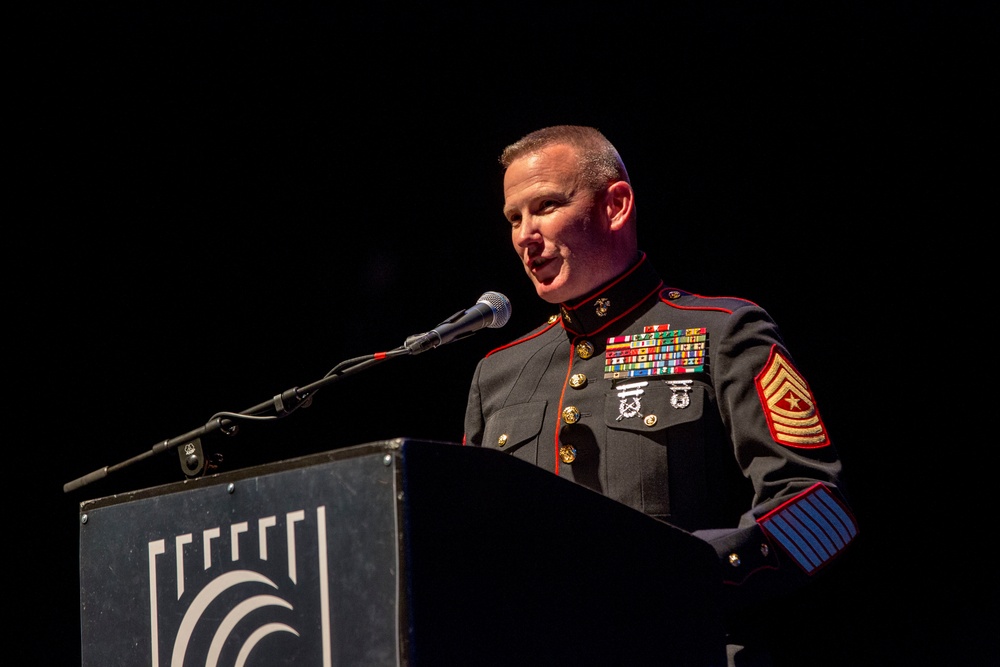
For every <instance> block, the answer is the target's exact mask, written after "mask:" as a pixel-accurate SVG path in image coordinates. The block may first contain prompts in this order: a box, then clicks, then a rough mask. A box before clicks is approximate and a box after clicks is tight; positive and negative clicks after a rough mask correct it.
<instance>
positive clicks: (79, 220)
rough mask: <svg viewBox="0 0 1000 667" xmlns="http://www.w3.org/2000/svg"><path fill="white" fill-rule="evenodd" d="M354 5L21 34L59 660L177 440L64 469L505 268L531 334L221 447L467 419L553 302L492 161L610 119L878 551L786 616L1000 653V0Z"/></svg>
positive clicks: (32, 385) (30, 535)
mask: <svg viewBox="0 0 1000 667" xmlns="http://www.w3.org/2000/svg"><path fill="white" fill-rule="evenodd" d="M362 4H364V5H365V6H364V7H361V6H357V7H355V6H346V5H345V6H342V7H340V8H334V5H333V3H330V4H329V6H327V5H321V4H320V3H226V4H225V5H219V6H205V5H201V4H194V3H179V4H175V3H159V4H154V5H151V4H149V3H141V4H136V3H118V2H110V3H106V2H105V3H82V2H78V3H66V4H65V5H63V6H56V7H52V8H49V9H47V10H46V11H44V12H42V11H39V12H38V13H37V15H36V16H34V17H33V20H32V21H31V23H30V24H29V26H30V31H28V32H27V33H26V36H27V37H28V39H26V40H25V48H24V49H23V50H22V51H21V52H20V53H19V55H18V58H17V59H16V61H15V62H14V63H13V66H14V69H16V70H17V74H16V80H15V84H16V89H15V92H16V94H15V95H14V97H13V99H14V102H8V105H9V106H14V107H15V109H16V111H17V112H18V114H17V122H16V124H15V125H14V126H13V134H14V135H15V136H16V141H17V149H18V150H17V152H16V153H15V154H14V155H15V160H14V162H15V164H14V165H13V167H14V176H13V179H12V181H11V182H12V183H13V188H12V189H13V191H14V192H13V194H14V196H15V199H17V200H23V202H22V204H21V205H20V206H18V207H17V208H16V210H19V211H20V212H19V213H16V214H15V215H14V219H13V220H8V226H9V227H11V228H13V232H14V233H13V234H12V235H11V236H10V239H11V240H10V242H9V244H8V246H7V254H8V269H9V270H12V273H11V276H10V277H9V279H8V294H9V295H10V297H12V301H13V304H12V306H13V307H12V308H10V309H9V311H8V312H9V313H11V314H12V315H13V317H10V316H9V317H8V319H7V322H8V325H7V326H8V328H9V329H11V333H12V334H13V336H14V344H13V345H11V347H10V348H9V349H10V353H9V356H10V358H12V359H13V360H14V361H13V368H14V369H15V377H16V378H17V380H16V384H15V386H14V387H12V389H13V396H11V397H9V401H10V402H9V406H10V407H11V408H13V410H12V411H13V412H14V413H15V415H16V416H17V418H18V420H19V422H20V423H19V428H18V431H17V433H18V436H17V439H16V441H15V440H14V439H10V440H9V441H11V444H12V445H14V442H16V445H14V447H16V451H17V453H18V457H17V460H18V461H19V465H18V466H16V467H13V472H14V475H13V476H14V477H16V478H17V479H18V480H19V481H20V484H21V486H20V488H23V489H26V490H24V491H19V492H18V497H19V499H20V503H18V505H19V506H20V507H21V508H22V509H26V510H27V511H26V512H24V513H19V516H23V515H24V514H26V515H27V516H28V517H29V520H28V521H25V522H23V523H19V524H17V527H16V528H15V531H13V535H12V540H11V542H13V543H16V545H17V547H16V549H17V550H19V549H21V545H24V550H23V551H17V550H16V551H15V554H16V557H17V561H18V562H19V563H22V564H28V565H29V567H28V568H27V572H28V573H29V574H28V575H27V576H25V575H22V574H21V566H18V568H16V569H15V570H9V572H10V573H11V574H12V575H13V578H14V579H15V586H19V587H21V590H20V592H19V595H18V598H17V599H18V600H19V602H22V603H23V602H25V601H27V602H28V603H29V605H28V607H27V611H26V612H21V611H20V610H19V611H18V615H23V616H24V617H25V621H26V624H25V625H26V627H25V630H24V632H25V633H26V634H25V636H24V637H23V639H22V645H24V646H28V647H36V648H33V649H32V651H36V650H37V654H36V658H37V659H33V660H31V661H30V663H31V664H38V663H39V662H44V663H45V664H64V665H72V664H75V663H76V664H78V663H79V598H78V585H79V582H78V579H77V577H78V574H77V567H78V555H79V554H78V525H77V511H78V504H79V502H81V501H83V500H87V499H91V498H96V497H101V496H105V495H111V494H115V493H121V492H125V491H130V490H135V489H141V488H146V487H148V486H152V485H157V484H163V483H168V482H173V481H177V480H179V479H181V478H182V477H181V472H180V468H179V465H178V463H177V459H176V457H175V456H174V455H173V453H169V454H166V455H158V456H155V457H151V458H148V459H146V460H144V461H141V462H139V463H137V464H135V465H133V466H130V467H128V468H126V469H124V470H121V471H118V472H117V473H115V474H113V475H111V476H110V477H108V478H106V479H104V480H101V481H99V482H96V483H94V484H92V485H90V486H87V487H85V488H83V489H81V490H78V491H75V492H73V493H70V494H65V493H63V488H62V487H63V484H65V483H66V482H69V481H71V480H73V479H76V478H77V477H79V476H81V475H84V474H86V473H89V472H91V471H93V470H95V469H97V468H100V467H102V466H105V465H115V464H117V463H120V462H122V461H125V460H128V459H130V458H132V457H134V456H137V455H139V454H141V453H143V452H144V451H146V450H148V449H149V448H150V447H152V446H153V445H154V444H155V443H157V442H160V441H162V440H165V439H167V438H172V437H175V436H178V435H181V434H182V433H185V432H187V431H189V430H192V429H194V428H197V427H199V426H201V425H203V424H205V423H206V421H207V420H208V419H209V418H210V417H211V415H213V414H214V413H216V412H218V411H223V410H228V411H241V410H244V409H247V408H249V407H251V406H253V405H256V404H257V403H259V402H261V401H264V400H267V399H269V398H271V397H272V396H274V395H275V394H277V393H280V392H281V391H284V390H286V389H289V388H291V387H295V386H302V385H305V384H309V383H311V382H314V381H316V380H319V379H320V378H321V377H322V376H323V375H324V374H325V373H326V372H327V371H328V370H330V369H331V368H333V367H334V366H335V365H337V364H338V363H340V362H342V361H345V360H348V359H353V358H355V357H358V356H360V355H366V354H371V353H375V352H380V351H385V350H389V349H392V348H395V347H398V346H399V345H401V344H402V343H403V341H404V340H405V339H406V337H407V336H409V335H410V334H414V333H418V332H423V331H426V330H428V329H430V328H431V327H433V326H434V325H435V324H437V323H438V322H440V321H441V320H443V319H444V318H445V317H448V316H450V315H451V314H452V313H454V312H456V311H458V310H461V309H464V308H467V307H469V306H471V305H473V304H474V303H475V301H476V299H477V298H478V297H479V296H480V295H481V294H482V293H484V292H486V291H499V292H501V293H503V294H505V295H507V296H508V297H509V298H510V300H511V303H512V306H513V316H512V318H511V320H510V322H509V323H508V324H507V325H506V327H504V328H503V329H499V330H494V329H486V330H483V331H480V332H478V333H477V334H476V335H475V336H473V337H471V338H469V339H466V340H463V341H458V342H455V343H453V344H451V345H448V346H444V347H441V348H439V349H435V350H431V351H429V352H426V353H424V354H422V355H419V356H413V357H402V358H397V359H391V360H389V361H386V362H384V363H382V364H379V365H376V366H374V367H372V368H370V369H368V370H365V371H363V372H361V373H360V374H357V375H354V376H351V377H347V378H344V379H343V380H341V381H339V382H337V383H336V384H334V385H331V386H329V387H327V388H325V389H323V390H322V391H321V392H320V393H319V394H318V395H317V396H316V399H315V401H314V404H313V405H312V406H311V407H309V408H308V409H306V410H301V411H299V412H297V413H295V414H294V415H292V416H291V417H289V418H288V419H285V420H281V421H277V422H269V423H260V424H248V425H244V426H243V427H242V430H241V432H240V433H239V435H237V436H235V437H231V438H228V437H225V436H222V435H221V434H219V433H215V434H213V435H211V436H209V437H208V438H206V441H205V445H206V448H207V449H208V450H209V451H210V452H211V453H214V454H219V455H222V457H223V458H222V461H223V462H222V464H221V469H222V470H229V469H236V468H240V467H243V466H247V465H252V464H256V463H264V462H270V461H276V460H280V459H284V458H290V457H296V456H301V455H305V454H310V453H314V452H320V451H325V450H328V449H334V448H340V447H344V446H349V445H354V444H360V443H364V442H370V441H375V440H379V439H384V438H391V437H397V436H405V437H411V438H418V439H430V440H442V441H455V442H457V441H459V440H460V439H461V437H462V417H463V412H464V403H465V397H466V391H467V387H468V382H469V379H470V378H471V376H472V373H473V370H474V368H475V364H476V362H477V360H478V359H479V358H480V357H482V355H484V354H485V353H486V352H487V351H488V350H490V349H492V348H493V347H495V346H497V345H499V344H502V343H504V342H506V341H507V340H509V339H511V338H513V337H515V336H516V335H517V334H519V333H521V332H523V331H526V330H528V329H530V328H533V327H534V326H536V325H537V324H538V323H540V322H541V321H543V319H544V318H546V317H547V316H548V314H549V313H550V311H551V310H552V309H551V307H549V306H547V305H545V304H543V303H541V302H540V301H539V300H538V299H537V298H536V297H535V295H534V293H533V291H532V290H531V289H530V287H529V284H528V281H527V279H526V278H525V277H524V276H523V274H522V272H521V270H520V268H519V266H518V263H517V260H516V257H515V255H514V253H513V251H512V250H511V248H510V245H509V239H508V230H507V225H506V223H505V221H504V219H503V217H502V215H501V214H500V209H501V205H502V193H501V171H500V167H499V164H498V163H497V155H498V154H499V152H500V150H501V149H502V147H503V146H504V145H505V144H506V143H507V142H509V141H511V140H513V139H516V138H518V137H519V136H521V135H522V134H524V133H525V132H528V131H530V130H533V129H536V128H538V127H541V126H543V125H549V124H557V123H579V124H590V125H594V126H596V127H598V128H600V129H601V130H603V131H604V132H605V133H606V134H607V135H608V137H609V138H610V139H611V140H612V141H613V142H615V143H616V145H617V146H618V147H619V149H620V151H621V153H622V155H623V157H624V159H625V161H626V163H627V165H628V166H629V169H630V172H631V176H632V179H633V183H634V186H635V189H636V192H637V195H638V209H639V221H640V229H641V231H640V238H641V245H642V247H643V248H644V249H646V250H647V251H648V252H649V253H650V255H651V256H652V257H653V258H654V263H655V265H656V266H657V268H658V269H659V270H660V272H661V273H662V274H663V275H664V276H665V277H666V279H667V280H668V282H670V283H671V284H673V285H675V286H678V287H682V288H685V289H689V290H692V291H696V292H700V293H703V294H717V295H739V296H743V297H746V298H749V299H752V300H754V301H756V302H757V303H759V304H761V305H762V306H764V307H765V308H767V309H768V310H769V311H770V312H771V313H772V315H773V316H774V317H775V318H776V319H777V320H778V322H779V323H780V324H781V325H782V326H783V328H784V332H785V337H786V339H787V342H788V344H789V346H790V348H791V350H792V351H793V354H794V355H795V358H796V362H797V365H798V366H799V368H800V370H802V371H803V373H804V374H805V375H806V377H807V378H808V379H809V380H810V382H811V384H812V385H813V389H814V391H815V393H816V395H817V397H818V400H819V405H820V409H821V411H822V414H823V416H824V419H825V421H826V422H827V424H828V426H829V429H830V432H831V434H832V435H833V437H834V440H835V443H836V445H837V446H838V448H839V450H840V452H841V454H842V457H843V459H844V461H845V464H846V466H847V473H848V474H847V479H848V484H849V487H848V490H849V492H850V493H851V494H852V498H853V500H854V503H855V508H856V510H857V513H858V517H859V521H860V525H861V534H862V537H861V538H860V540H859V542H858V544H857V548H856V549H854V550H853V552H852V553H850V555H849V556H848V559H847V561H846V563H845V567H844V568H843V569H842V571H841V573H838V574H837V575H836V576H835V577H834V578H832V579H831V580H829V581H826V582H824V583H823V584H821V585H820V587H819V589H818V593H817V596H816V598H815V599H812V600H810V599H801V600H797V601H796V603H797V604H796V605H795V606H789V607H780V606H776V607H775V608H774V609H772V610H769V611H770V612H771V615H770V617H768V618H762V623H763V624H768V625H771V626H773V627H775V628H778V629H781V630H782V632H787V635H788V636H792V637H796V636H800V635H801V636H805V637H809V636H811V635H810V634H809V633H808V632H804V631H803V628H804V627H806V626H813V628H815V627H817V626H826V627H827V628H829V632H826V633H825V636H826V637H828V638H831V639H830V644H829V645H826V646H824V647H823V648H822V650H815V651H814V650H811V649H810V648H809V647H808V646H798V645H797V643H803V644H804V643H805V642H804V641H803V642H796V641H794V640H792V641H791V642H790V644H791V645H792V647H793V648H794V650H795V651H803V652H805V654H808V655H809V656H810V659H811V660H813V662H811V663H810V664H831V665H832V664H838V665H839V664H842V665H880V666H881V665H922V664H926V665H939V664H956V665H957V664H963V665H964V664H970V665H973V664H982V662H980V661H979V658H980V657H981V656H984V655H988V654H992V653H993V652H994V649H995V648H996V645H995V644H996V641H995V638H994V637H995V634H994V633H993V630H994V629H995V627H996V621H997V613H996V612H997V610H996V578H995V575H993V574H989V573H991V572H992V571H993V570H992V568H991V567H990V561H989V552H990V550H991V549H992V544H989V545H987V544H984V543H982V542H981V541H982V540H983V536H985V535H988V534H989V533H990V531H991V528H992V523H989V524H986V519H987V515H986V513H985V512H983V511H982V507H983V506H984V505H986V503H987V501H988V499H989V495H990V494H989V491H988V490H987V488H988V487H987V486H986V482H985V479H986V477H987V476H988V475H989V473H990V472H991V470H990V466H991V464H992V463H993V462H994V461H995V460H996V457H995V453H993V452H992V449H991V448H990V445H989V444H988V443H986V442H983V441H982V440H983V437H982V436H981V435H978V433H977V436H978V437H977V438H972V437H971V436H969V435H967V434H965V431H966V430H970V429H968V428H967V427H965V426H963V425H965V424H970V425H971V423H974V422H975V423H989V422H990V421H991V420H990V419H989V418H988V417H985V416H977V415H981V414H982V410H983V408H982V407H979V406H981V404H982V402H983V399H984V398H987V396H986V395H984V394H981V393H978V392H977V391H973V390H972V389H971V388H970V387H969V381H968V379H967V378H968V376H969V375H970V374H975V372H976V367H975V366H974V365H973V364H975V363H976V356H977V355H975V354H973V350H974V349H976V348H980V347H982V346H983V345H988V339H986V340H984V339H985V337H984V336H980V335H977V330H978V329H979V328H980V327H979V326H978V321H977V320H978V319H979V318H978V317H977V316H976V311H973V310H970V309H967V308H966V303H965V300H966V299H968V297H969V296H970V295H972V294H973V293H974V290H975V283H974V282H970V281H969V279H968V277H967V275H966V273H967V270H968V269H978V270H980V271H981V270H982V266H984V265H982V264H980V263H979V258H978V252H979V251H981V250H982V249H983V248H984V244H983V242H982V241H980V240H977V239H976V235H977V234H978V233H979V232H977V231H975V230H977V229H980V228H981V227H982V225H984V224H985V221H984V217H985V213H984V212H983V207H982V204H983V203H985V201H986V200H985V197H984V196H983V194H982V193H983V187H984V186H985V184H986V178H985V175H984V173H983V171H982V170H981V168H980V166H981V165H983V164H984V161H985V163H986V164H992V162H993V157H992V156H993V153H991V152H990V151H989V150H988V148H987V143H986V140H987V133H988V131H991V130H992V126H993V123H994V117H995V116H994V115H991V114H988V113H987V111H988V107H987V104H988V101H987V100H988V97H987V94H988V93H989V92H991V89H994V88H995V84H996V80H995V74H994V72H993V69H992V68H991V67H988V66H987V65H986V63H987V60H988V59H987V56H988V52H987V51H988V49H987V47H988V46H989V42H990V40H991V39H992V38H993V37H994V36H995V25H994V24H993V20H992V19H993V16H992V13H993V12H992V9H987V7H988V5H989V3H985V2H983V3H962V2H952V3H906V2H896V3H881V6H879V7H872V6H869V5H870V3H839V4H835V5H828V4H822V6H820V7H816V8H802V7H801V6H800V5H801V4H802V3H791V2H787V3H786V2H771V3H764V4H760V3H752V4H751V5H747V6H742V5H740V4H738V3H725V2H714V1H713V2H706V3H655V4H660V5H664V7H660V8H657V9H651V8H648V7H645V8H639V7H630V6H628V3H626V4H621V3H615V4H613V5H607V6H599V5H596V4H594V5H589V6H588V5H572V4H566V3H559V4H560V6H558V7H557V6H549V5H548V4H546V3H540V4H533V5H532V6H519V5H517V4H505V5H498V6H495V7H489V6H487V7H482V6H473V5H465V6H455V7H448V6H427V5H412V4H410V5H407V6H405V7H395V6H393V5H392V4H390V3H377V2H376V3H362ZM645 4H653V3H645ZM812 4H817V3H812ZM987 120H989V123H987ZM987 219H988V218H987ZM986 266H988V265H986ZM969 273H971V272H969ZM970 315H972V317H971V318H970V317H969V316H970ZM969 319H972V321H971V322H970V321H968V320H969ZM975 340H979V341H980V343H979V344H974V343H973V342H972V341H975ZM970 371H971V373H970ZM971 404H975V405H976V406H977V407H976V409H974V410H970V409H969V407H971ZM22 405H27V406H28V407H29V412H28V415H26V416H21V415H22V412H21V410H20V406H22ZM988 409H989V408H987V410H988ZM25 417H26V418H25ZM14 447H11V448H10V449H9V450H8V451H11V452H13V451H15V449H14ZM989 518H992V517H989ZM984 524H985V525H984ZM458 557H460V555H458ZM53 640H56V641H53ZM817 654H818V657H817ZM824 661H825V663H824ZM25 664H28V663H25Z"/></svg>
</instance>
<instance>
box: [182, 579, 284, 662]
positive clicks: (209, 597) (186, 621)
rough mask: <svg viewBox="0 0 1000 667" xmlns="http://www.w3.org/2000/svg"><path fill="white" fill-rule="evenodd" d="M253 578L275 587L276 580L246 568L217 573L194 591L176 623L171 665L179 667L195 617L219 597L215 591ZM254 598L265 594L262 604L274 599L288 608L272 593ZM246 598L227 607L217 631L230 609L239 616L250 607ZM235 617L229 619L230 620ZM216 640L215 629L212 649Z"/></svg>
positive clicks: (228, 617)
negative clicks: (195, 593) (194, 593)
mask: <svg viewBox="0 0 1000 667" xmlns="http://www.w3.org/2000/svg"><path fill="white" fill-rule="evenodd" d="M254 582H256V583H263V584H267V585H268V586H270V587H271V588H275V589H276V588H278V585H277V584H275V583H274V582H273V581H271V580H270V579H268V578H267V577H265V576H264V575H262V574H259V573H257V572H252V571H250V570H235V571H233V572H227V573H225V574H223V575H221V576H219V577H217V578H216V579H215V580H214V581H212V582H211V583H209V584H208V585H207V586H205V587H204V588H203V589H202V590H201V591H200V592H199V593H198V595H197V596H195V599H194V600H193V601H192V602H191V606H189V607H188V610H187V612H185V614H184V618H183V619H182V620H181V624H180V627H179V628H178V629H177V638H176V639H175V640H174V652H173V657H172V659H171V662H170V664H171V667H183V665H184V656H185V654H186V653H187V647H188V643H189V642H190V641H191V635H192V634H193V633H194V629H195V626H196V625H198V621H199V620H201V617H202V614H204V613H205V610H206V609H207V608H208V605H209V604H211V603H212V601H214V600H215V599H216V598H217V597H219V595H221V594H222V593H223V592H225V591H226V590H228V589H230V588H232V587H233V586H236V585H239V584H245V583H254ZM258 598H268V600H267V601H265V602H264V603H263V604H273V603H272V602H270V600H278V604H284V605H287V606H288V607H289V608H291V605H288V604H287V603H285V602H284V601H283V600H280V598H275V597H274V596H258ZM253 599H254V598H251V599H250V600H253ZM248 602H250V601H244V602H243V603H241V604H240V605H237V607H235V608H234V609H233V611H231V612H230V613H229V614H228V615H227V616H226V619H225V620H224V621H223V624H222V626H220V630H219V631H222V627H223V626H225V624H226V623H227V622H230V621H231V620H233V614H234V613H235V614H236V615H237V616H239V617H242V616H243V615H246V613H248V612H249V611H250V610H251V609H249V608H244V605H246V604H247V603H248ZM253 604H254V603H253V602H250V606H251V607H252V608H257V607H253V606H252V605H253ZM258 606H263V605H258ZM235 620H238V619H235ZM235 620H233V622H234V623H235ZM231 630H232V628H231V627H230V628H228V629H227V630H226V631H225V632H224V635H226V634H228V632H229V631H231ZM216 640H218V632H217V633H216V638H215V639H213V641H212V647H213V649H214V648H215V643H216ZM222 641H223V642H224V641H225V639H224V638H223V640H222ZM220 650H221V644H220ZM216 658H217V656H216Z"/></svg>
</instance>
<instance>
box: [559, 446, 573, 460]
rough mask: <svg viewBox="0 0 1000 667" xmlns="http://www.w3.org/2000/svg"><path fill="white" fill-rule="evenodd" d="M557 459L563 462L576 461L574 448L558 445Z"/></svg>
mask: <svg viewBox="0 0 1000 667" xmlns="http://www.w3.org/2000/svg"><path fill="white" fill-rule="evenodd" d="M559 460H560V461H562V462H563V463H572V462H573V461H576V449H575V448H574V447H572V446H570V445H559Z"/></svg>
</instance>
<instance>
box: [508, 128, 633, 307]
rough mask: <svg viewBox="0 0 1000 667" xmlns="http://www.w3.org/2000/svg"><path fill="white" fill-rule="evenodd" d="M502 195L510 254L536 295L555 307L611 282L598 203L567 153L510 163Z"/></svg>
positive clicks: (556, 149) (564, 149) (557, 150)
mask: <svg viewBox="0 0 1000 667" xmlns="http://www.w3.org/2000/svg"><path fill="white" fill-rule="evenodd" d="M503 192H504V209H503V210H504V216H505V217H506V218H507V220H508V222H510V225H511V230H510V231H511V241H512V242H513V244H514V250H515V251H516V252H517V254H518V256H519V257H520V258H521V262H522V263H523V265H524V270H525V272H526V273H527V274H528V277H529V278H530V279H531V282H532V283H533V284H534V285H535V291H536V292H537V293H538V296H540V297H541V298H542V299H544V300H545V301H547V302H549V303H561V302H563V301H569V300H571V299H575V298H577V297H580V296H584V295H585V294H586V293H587V292H589V291H590V290H592V289H593V288H595V287H597V286H599V285H601V284H602V283H604V282H606V281H607V280H610V279H611V278H613V277H614V273H615V268H614V267H612V266H611V262H610V260H609V258H608V253H607V252H606V246H605V243H606V242H607V241H608V236H609V231H608V220H607V219H606V215H605V213H604V208H603V206H602V201H595V196H594V193H592V192H591V191H590V190H588V189H587V188H586V187H585V186H584V185H583V183H582V182H581V180H580V177H579V171H578V169H577V159H576V151H575V150H574V149H573V148H571V147H570V146H565V145H556V146H550V147H548V148H545V149H543V150H542V151H541V152H538V153H532V154H530V155H526V156H524V157H522V158H519V159H517V160H515V161H514V162H512V163H511V164H510V166H509V167H507V171H506V173H505V174H504V179H503ZM598 199H599V200H600V199H601V197H598Z"/></svg>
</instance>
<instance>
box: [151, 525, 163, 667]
mask: <svg viewBox="0 0 1000 667" xmlns="http://www.w3.org/2000/svg"><path fill="white" fill-rule="evenodd" d="M166 550H167V547H166V542H165V541H164V540H156V541H155V542H150V543H149V652H150V653H151V654H152V658H153V661H152V664H153V667H159V664H160V651H159V644H160V630H159V627H158V625H157V619H158V618H159V616H157V613H158V612H157V607H156V557H157V556H158V555H159V554H162V553H165V552H166Z"/></svg>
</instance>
